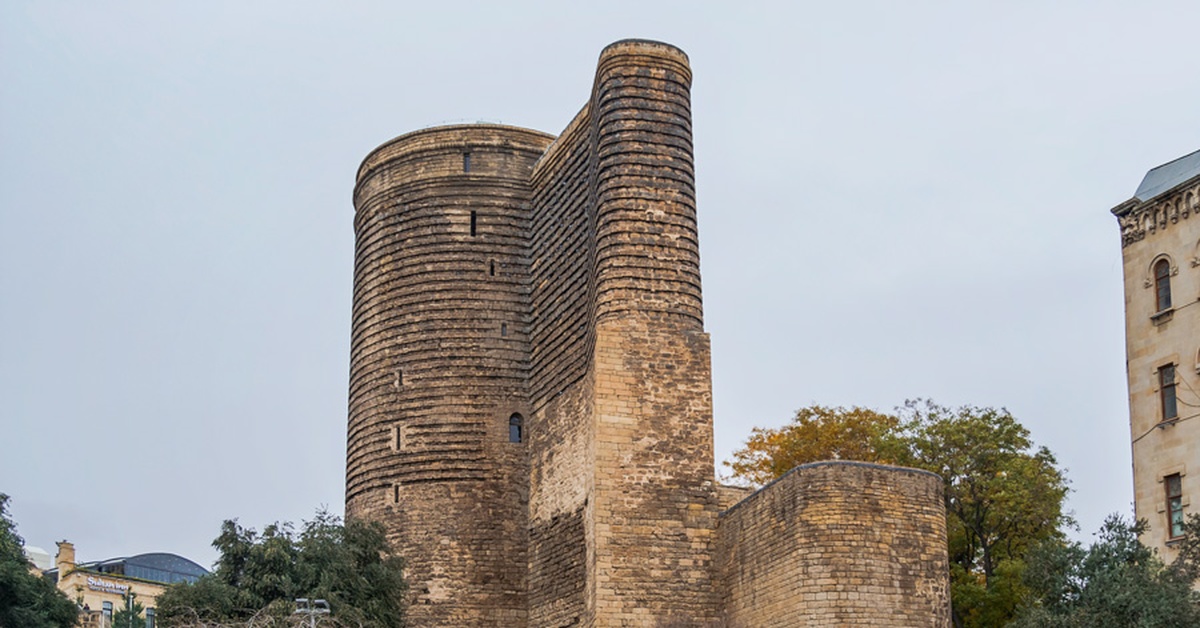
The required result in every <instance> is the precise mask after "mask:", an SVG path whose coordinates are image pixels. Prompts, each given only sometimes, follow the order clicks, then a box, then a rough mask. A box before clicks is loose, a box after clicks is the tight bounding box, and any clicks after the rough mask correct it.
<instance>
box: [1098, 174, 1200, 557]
mask: <svg viewBox="0 0 1200 628" xmlns="http://www.w3.org/2000/svg"><path fill="white" fill-rule="evenodd" d="M1198 202H1200V151H1196V152H1194V153H1192V154H1190V155H1187V156H1184V157H1180V158H1179V159H1176V160H1174V161H1171V162H1168V163H1166V164H1163V165H1161V166H1159V167H1157V168H1154V169H1152V170H1150V172H1148V173H1146V177H1145V179H1143V180H1142V184H1141V185H1140V186H1138V189H1137V192H1136V193H1135V194H1134V196H1133V198H1131V199H1129V200H1128V201H1125V202H1124V203H1121V204H1120V205H1117V206H1116V207H1114V208H1113V210H1112V212H1113V214H1115V215H1116V217H1117V220H1118V221H1119V222H1120V225H1121V247H1122V258H1123V261H1124V268H1125V354H1126V370H1127V372H1128V375H1129V417H1130V420H1129V425H1130V433H1131V439H1132V440H1131V442H1132V448H1133V488H1134V508H1135V512H1136V515H1137V517H1138V518H1139V519H1145V520H1146V521H1147V522H1148V523H1149V528H1148V530H1147V531H1146V534H1145V535H1144V536H1143V539H1142V540H1143V541H1144V542H1145V543H1146V544H1147V545H1149V546H1151V547H1154V548H1157V549H1158V552H1159V554H1160V555H1161V556H1162V557H1163V558H1164V559H1166V560H1168V561H1169V560H1173V559H1174V557H1175V553H1176V550H1175V548H1174V546H1175V542H1176V541H1177V540H1178V539H1179V537H1180V536H1181V535H1182V533H1183V529H1182V524H1183V520H1184V517H1185V516H1186V515H1187V514H1188V513H1192V512H1200V510H1197V509H1198V508H1200V501H1197V500H1200V421H1195V420H1192V419H1196V418H1197V417H1200V304H1198V301H1200V216H1198V215H1197V211H1198V210H1200V207H1198ZM1193 497H1195V498H1197V499H1195V500H1194V499H1193Z"/></svg>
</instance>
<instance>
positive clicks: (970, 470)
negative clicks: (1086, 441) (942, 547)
mask: <svg viewBox="0 0 1200 628" xmlns="http://www.w3.org/2000/svg"><path fill="white" fill-rule="evenodd" d="M838 459H843V460H860V461H865V462H879V463H891V464H899V465H904V466H910V467H915V468H919V469H926V470H928V471H933V472H934V473H937V474H938V475H940V476H941V477H942V481H943V483H944V489H945V500H946V524H947V538H948V552H949V557H950V564H951V574H950V575H951V599H952V601H953V606H954V620H955V624H956V625H957V626H964V627H977V626H979V627H982V626H999V625H1003V624H1004V623H1005V622H1006V621H1008V620H1009V619H1011V617H1012V616H1013V614H1014V613H1015V611H1016V609H1017V606H1018V604H1019V603H1020V602H1021V600H1022V599H1024V597H1026V596H1027V595H1028V590H1027V589H1026V586H1025V584H1024V582H1023V580H1022V577H1021V575H1022V573H1023V571H1024V569H1025V563H1024V557H1025V555H1026V553H1027V552H1028V551H1029V550H1030V549H1031V548H1032V547H1033V546H1034V545H1036V544H1038V543H1040V542H1042V541H1044V540H1047V539H1061V531H1060V530H1061V528H1062V527H1063V526H1066V525H1069V524H1070V523H1071V522H1070V520H1069V518H1068V517H1066V516H1065V514H1064V513H1063V500H1064V499H1065V498H1066V494H1067V491H1068V488H1067V480H1066V477H1065V476H1064V475H1063V472H1062V471H1061V470H1060V469H1059V468H1058V466H1057V461H1056V460H1055V458H1054V455H1053V454H1051V453H1050V451H1049V450H1047V449H1046V448H1045V447H1035V446H1034V444H1033V442H1032V441H1031V440H1030V438H1029V430H1027V429H1026V428H1025V427H1024V426H1022V425H1021V424H1020V423H1019V422H1018V421H1017V420H1016V419H1015V418H1014V417H1013V416H1012V415H1011V414H1009V413H1008V411H1006V410H1003V409H999V410H997V409H993V408H978V407H973V406H964V407H962V408H957V409H950V408H946V407H943V406H939V405H937V404H935V403H933V402H930V401H922V400H918V401H909V402H906V403H905V405H904V406H903V407H902V408H900V410H899V412H898V415H888V414H882V413H878V412H875V411H873V410H869V409H865V408H859V407H854V408H850V409H845V408H827V407H824V406H812V407H809V408H802V409H801V410H799V411H797V412H796V416H795V418H794V420H793V421H792V423H790V424H788V425H786V426H784V427H781V428H778V429H762V428H757V429H755V430H754V431H753V433H752V434H751V436H750V438H749V439H748V440H747V442H746V446H745V447H743V448H742V449H740V450H738V451H737V452H735V453H734V456H733V460H732V461H731V462H728V463H726V464H727V465H728V466H729V467H731V468H732V470H733V472H734V475H735V477H738V478H741V479H743V480H746V481H750V482H753V483H757V484H763V483H766V482H768V481H770V480H773V479H775V478H777V477H779V476H781V475H783V474H784V473H786V472H787V471H788V470H789V469H791V468H793V467H795V466H796V465H799V464H804V463H808V462H816V461H819V460H838Z"/></svg>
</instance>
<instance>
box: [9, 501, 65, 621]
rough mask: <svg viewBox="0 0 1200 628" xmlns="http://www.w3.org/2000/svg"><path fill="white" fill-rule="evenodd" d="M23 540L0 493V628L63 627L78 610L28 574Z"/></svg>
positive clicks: (38, 578) (58, 592)
mask: <svg viewBox="0 0 1200 628" xmlns="http://www.w3.org/2000/svg"><path fill="white" fill-rule="evenodd" d="M24 547H25V541H24V540H23V539H21V537H20V536H18V535H17V526H16V524H15V523H14V522H13V520H12V519H11V518H9V515H8V495H5V494H3V493H0V628H66V627H67V626H73V625H75V620H76V618H77V617H78V615H79V609H78V608H76V607H75V604H74V603H72V602H71V600H69V599H67V596H65V595H63V594H62V592H61V591H59V590H58V589H56V588H55V587H54V585H53V584H52V583H51V582H50V581H49V580H46V579H45V578H42V577H40V576H37V575H35V574H34V573H32V572H31V571H30V569H29V568H30V565H29V561H28V560H26V558H25V551H24V549H23V548H24Z"/></svg>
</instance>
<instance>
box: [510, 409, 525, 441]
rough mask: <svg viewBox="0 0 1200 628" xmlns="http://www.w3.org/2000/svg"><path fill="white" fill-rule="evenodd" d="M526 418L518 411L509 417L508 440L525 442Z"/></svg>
mask: <svg viewBox="0 0 1200 628" xmlns="http://www.w3.org/2000/svg"><path fill="white" fill-rule="evenodd" d="M524 429H525V419H523V418H521V415H520V414H518V413H515V412H514V413H513V415H512V416H510V417H508V442H510V443H521V442H525V433H524Z"/></svg>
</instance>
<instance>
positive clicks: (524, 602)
mask: <svg viewBox="0 0 1200 628" xmlns="http://www.w3.org/2000/svg"><path fill="white" fill-rule="evenodd" d="M691 78H692V74H691V68H690V67H689V64H688V58H687V56H686V55H685V54H684V53H683V52H682V51H680V50H679V49H677V48H675V47H673V46H670V45H667V44H663V43H659V42H649V41H640V40H627V41H621V42H617V43H615V44H612V45H610V46H608V47H607V48H605V49H604V51H603V52H602V53H601V54H600V60H599V64H598V67H597V70H596V75H595V80H594V83H593V88H592V93H591V96H590V98H589V100H588V102H587V103H586V104H585V105H584V107H583V108H582V110H580V111H579V113H578V114H577V115H576V116H575V118H574V119H573V120H572V121H571V122H570V124H568V125H567V128H566V129H565V130H564V131H563V132H562V134H561V135H559V136H558V137H557V138H555V137H552V136H549V135H545V134H542V133H539V132H536V131H529V130H526V129H519V128H513V127H505V126H499V125H482V124H481V125H459V126H449V127H440V128H433V129H426V130H423V131H417V132H414V133H409V134H407V135H402V136H400V137H398V138H396V139H394V140H392V141H390V142H387V143H386V144H384V145H383V146H381V147H379V148H377V149H376V150H374V151H373V152H371V153H370V154H369V155H368V156H367V158H366V160H365V161H364V162H363V164H362V166H361V167H360V168H359V171H358V179H357V185H356V187H355V193H354V205H355V210H356V214H355V223H354V224H355V235H356V243H357V244H356V252H355V288H354V318H353V331H352V344H351V351H352V355H351V377H350V413H349V432H348V443H347V463H346V468H347V471H346V513H347V516H350V517H366V518H371V519H375V520H378V521H381V522H383V523H384V525H385V526H386V527H387V529H388V530H389V535H390V537H391V539H392V541H393V542H394V544H395V546H396V547H397V548H398V549H399V551H400V552H401V553H402V554H403V555H404V557H405V558H406V559H407V561H408V570H407V574H406V575H407V579H408V581H409V583H410V585H411V590H410V596H409V603H410V606H409V620H410V624H411V625H412V626H414V627H416V628H424V627H431V626H446V627H454V628H462V627H475V626H478V627H483V626H504V627H513V628H525V627H530V628H534V627H536V628H561V627H564V626H580V627H588V628H600V627H613V628H616V627H646V628H652V627H658V626H692V627H710V626H718V625H720V626H729V627H730V628H738V627H742V626H745V627H750V626H774V627H779V628H788V627H791V626H804V625H815V624H814V622H822V621H826V620H837V621H839V622H841V625H847V626H851V625H855V626H857V625H862V626H873V625H885V624H886V625H895V626H922V627H926V626H945V625H948V624H947V620H948V610H949V607H948V579H947V569H948V567H947V564H946V547H945V542H946V541H945V539H946V536H945V534H946V530H945V511H944V508H943V505H942V501H941V499H942V497H941V483H940V480H939V479H938V478H937V477H936V476H934V475H932V474H928V473H924V472H919V471H913V470H910V469H899V468H895V467H881V466H878V465H860V464H857V463H841V462H834V463H822V464H820V465H816V466H810V467H809V468H805V469H796V470H795V471H793V472H792V473H790V474H789V475H788V476H785V477H784V478H782V479H780V480H779V481H778V482H776V483H775V484H772V485H771V486H769V487H766V488H764V489H763V490H761V491H759V492H757V493H755V494H754V495H752V496H750V497H747V498H746V499H745V500H742V501H741V503H740V504H739V505H738V507H736V508H730V507H731V506H733V505H734V503H735V502H737V501H738V500H740V499H741V498H742V497H745V496H746V495H745V493H744V492H738V491H735V490H729V489H726V488H723V487H720V486H718V485H717V484H716V482H715V478H714V476H715V473H714V465H713V441H712V384H711V370H710V363H709V361H710V360H709V356H710V353H709V339H708V334H707V333H705V331H704V318H703V307H702V301H701V290H700V256H699V246H698V238H697V228H696V225H697V222H696V220H697V218H696V197H695V179H694V169H693V161H692V132H691V125H692V122H691V102H690V87H691ZM873 524H877V525H873ZM864 587H866V590H865V593H864V592H860V591H859V589H862V588H864Z"/></svg>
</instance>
